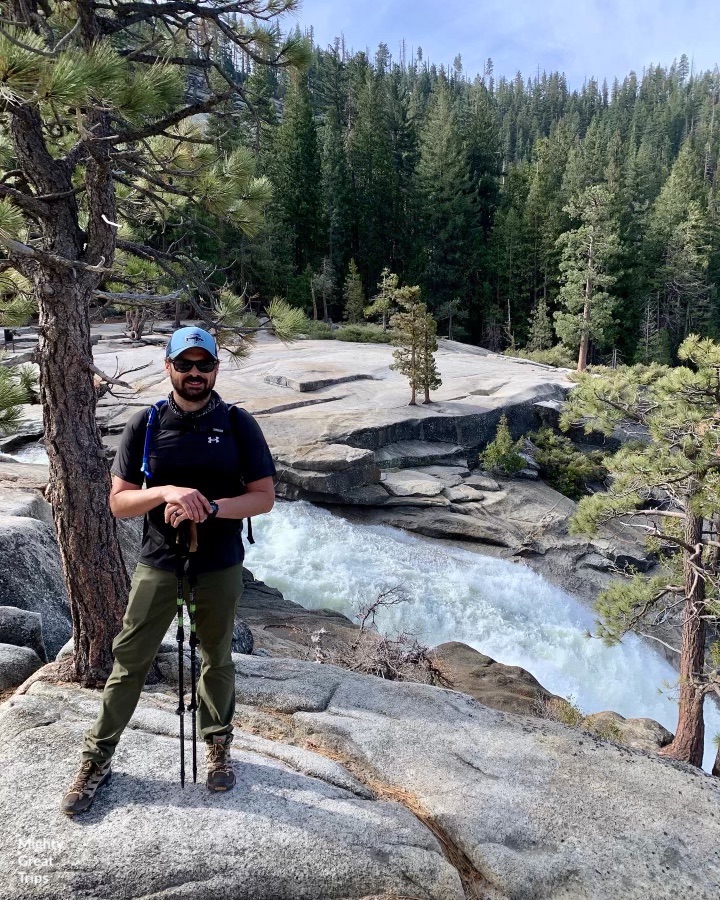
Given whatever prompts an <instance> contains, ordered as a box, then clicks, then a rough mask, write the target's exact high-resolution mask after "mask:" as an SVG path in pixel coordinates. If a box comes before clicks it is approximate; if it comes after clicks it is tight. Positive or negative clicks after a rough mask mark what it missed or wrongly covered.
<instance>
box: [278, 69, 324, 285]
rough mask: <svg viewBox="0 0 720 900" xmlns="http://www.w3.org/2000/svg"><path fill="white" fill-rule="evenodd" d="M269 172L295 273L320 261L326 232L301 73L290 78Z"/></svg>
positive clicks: (314, 132) (314, 138) (310, 115)
mask: <svg viewBox="0 0 720 900" xmlns="http://www.w3.org/2000/svg"><path fill="white" fill-rule="evenodd" d="M269 173H270V176H271V178H272V181H273V184H274V186H275V202H274V204H273V215H274V218H275V219H276V220H277V222H278V225H279V227H280V228H281V229H282V231H283V233H284V234H285V235H286V239H287V242H288V246H289V248H290V251H291V259H292V265H293V270H294V272H295V274H298V273H300V272H302V271H303V270H304V269H305V266H307V265H311V266H313V267H315V266H316V265H317V264H318V262H319V260H320V255H321V247H322V243H323V233H324V224H323V209H322V195H321V179H320V154H319V151H318V142H317V130H316V127H315V121H314V118H313V111H312V105H311V102H310V93H309V91H308V87H307V80H306V78H305V77H304V76H302V75H299V74H298V75H295V76H294V77H292V78H291V80H290V85H289V88H288V92H287V95H286V97H285V109H284V112H283V118H282V121H281V123H280V125H279V126H278V128H277V131H276V132H275V137H274V142H273V152H272V162H271V165H270V169H269Z"/></svg>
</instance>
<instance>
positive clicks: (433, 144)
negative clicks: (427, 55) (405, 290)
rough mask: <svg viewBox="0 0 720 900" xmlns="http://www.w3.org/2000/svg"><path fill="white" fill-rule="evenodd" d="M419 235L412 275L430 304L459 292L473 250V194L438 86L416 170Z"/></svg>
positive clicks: (463, 293)
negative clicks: (416, 279)
mask: <svg viewBox="0 0 720 900" xmlns="http://www.w3.org/2000/svg"><path fill="white" fill-rule="evenodd" d="M416 192H417V200H416V203H417V221H418V229H417V238H416V255H415V269H414V273H415V275H416V276H417V277H418V279H419V280H420V281H421V283H422V286H423V289H424V291H425V294H426V296H428V297H429V298H430V303H431V306H432V308H433V309H434V308H435V307H437V306H439V305H440V304H441V303H443V302H446V301H448V300H452V299H453V297H456V296H460V297H462V298H464V300H465V302H467V299H468V277H469V274H470V273H471V272H472V271H473V269H474V265H475V261H476V260H475V254H476V252H477V240H478V229H477V224H476V222H477V198H476V195H475V193H474V191H473V189H472V186H471V182H470V170H469V165H468V158H467V153H466V150H465V147H464V144H463V141H462V138H461V135H460V131H459V127H458V122H457V115H456V111H455V108H454V104H453V98H452V94H451V92H450V89H449V87H448V86H447V85H445V84H441V85H440V86H439V87H438V89H437V90H436V91H435V93H434V95H433V97H432V98H431V101H430V107H429V109H428V113H427V118H426V121H425V126H424V128H423V130H422V133H421V136H420V156H419V161H418V166H417V171H416Z"/></svg>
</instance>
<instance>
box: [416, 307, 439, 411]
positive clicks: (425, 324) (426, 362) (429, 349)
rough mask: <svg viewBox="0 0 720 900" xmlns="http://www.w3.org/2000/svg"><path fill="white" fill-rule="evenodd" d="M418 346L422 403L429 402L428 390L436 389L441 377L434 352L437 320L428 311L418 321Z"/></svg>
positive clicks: (419, 385)
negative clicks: (423, 397)
mask: <svg viewBox="0 0 720 900" xmlns="http://www.w3.org/2000/svg"><path fill="white" fill-rule="evenodd" d="M420 328H421V334H420V348H419V357H418V370H419V380H418V387H419V389H420V390H422V391H423V392H424V394H425V399H424V400H423V403H430V402H431V400H430V391H435V390H437V389H438V388H439V387H440V386H441V385H442V379H441V378H440V374H439V373H438V370H437V364H436V362H435V353H436V352H437V348H438V345H437V322H436V321H435V319H433V317H432V316H431V315H430V313H428V312H426V313H425V316H424V318H423V319H422V321H421V323H420Z"/></svg>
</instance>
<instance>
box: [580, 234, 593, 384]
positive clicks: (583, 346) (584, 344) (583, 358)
mask: <svg viewBox="0 0 720 900" xmlns="http://www.w3.org/2000/svg"><path fill="white" fill-rule="evenodd" d="M592 265H593V243H592V238H590V249H589V251H588V270H591V269H592ZM592 287H593V286H592V279H591V277H590V272H589V271H588V276H587V278H586V279H585V306H584V307H583V317H582V332H581V334H580V352H579V353H578V364H577V370H578V372H584V371H585V369H586V368H587V358H588V345H589V344H590V304H591V302H592Z"/></svg>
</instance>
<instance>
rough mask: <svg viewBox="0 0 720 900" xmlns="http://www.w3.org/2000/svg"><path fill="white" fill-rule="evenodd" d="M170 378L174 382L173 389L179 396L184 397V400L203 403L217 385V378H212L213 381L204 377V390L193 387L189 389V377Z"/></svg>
mask: <svg viewBox="0 0 720 900" xmlns="http://www.w3.org/2000/svg"><path fill="white" fill-rule="evenodd" d="M170 380H171V382H172V386H173V390H174V391H175V393H176V394H177V395H178V397H182V399H183V400H187V401H188V402H189V403H202V402H203V400H207V399H208V397H209V396H210V394H211V393H212V389H213V387H214V386H215V379H212V383H211V382H209V381H205V379H203V384H204V388H203V390H199V389H198V388H191V389H190V390H188V389H187V382H188V379H187V378H179V377H177V376H176V377H175V378H171V379H170Z"/></svg>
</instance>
